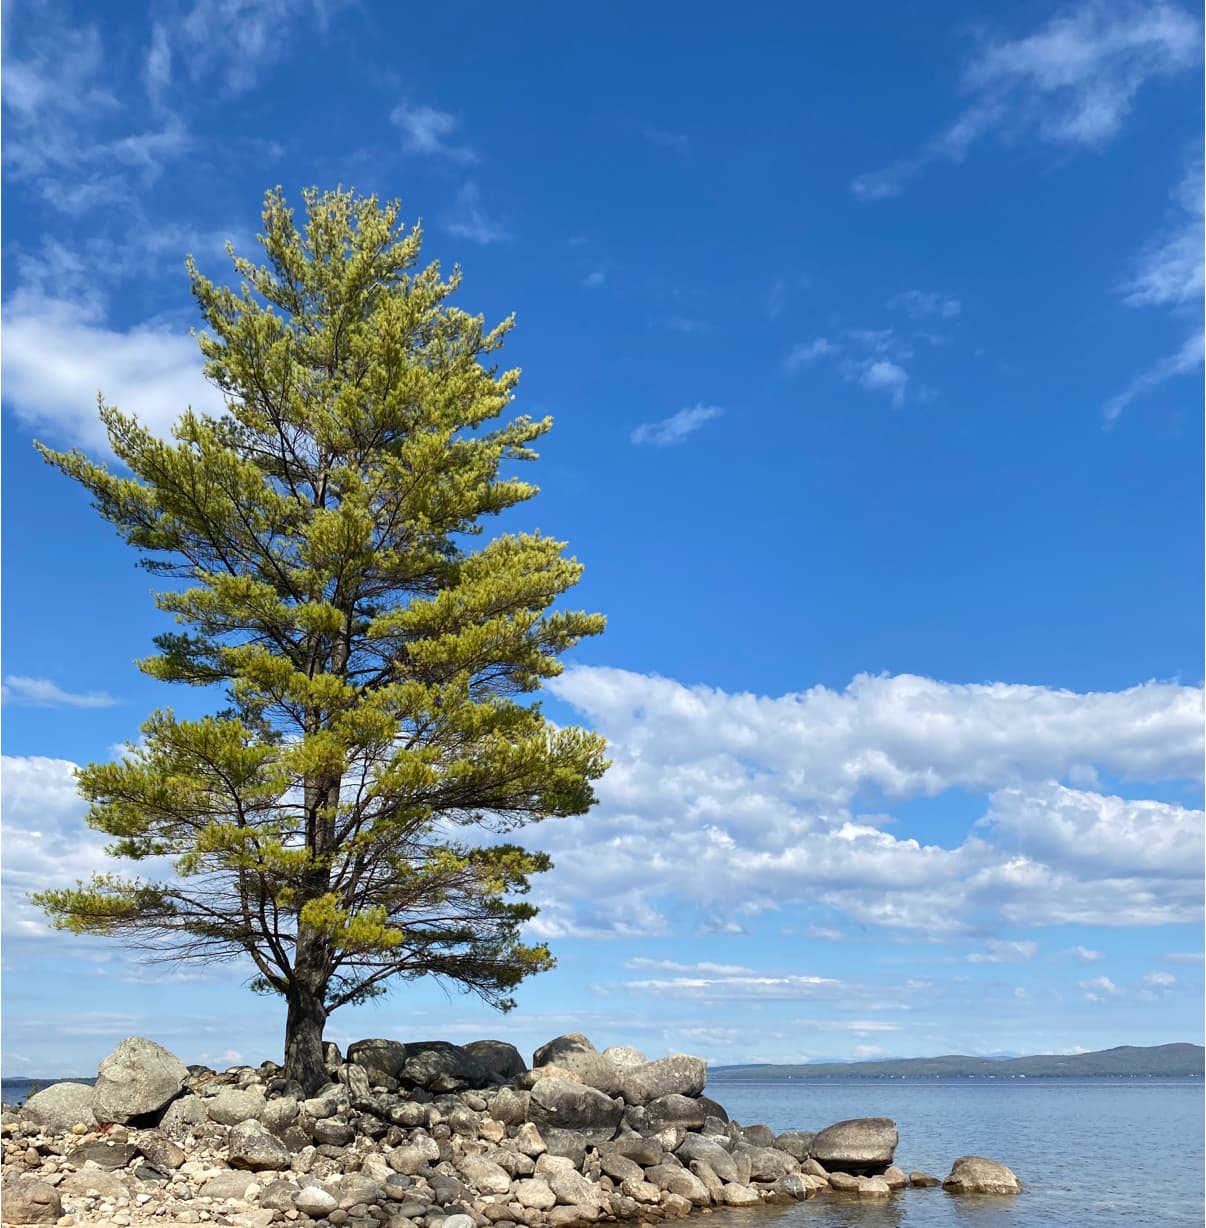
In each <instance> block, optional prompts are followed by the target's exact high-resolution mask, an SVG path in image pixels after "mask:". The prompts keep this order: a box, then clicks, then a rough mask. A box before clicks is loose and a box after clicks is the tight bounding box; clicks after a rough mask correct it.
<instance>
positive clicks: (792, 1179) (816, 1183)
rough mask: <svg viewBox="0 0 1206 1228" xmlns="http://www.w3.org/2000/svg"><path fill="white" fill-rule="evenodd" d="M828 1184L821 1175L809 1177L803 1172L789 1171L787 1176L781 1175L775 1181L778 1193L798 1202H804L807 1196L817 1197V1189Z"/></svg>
mask: <svg viewBox="0 0 1206 1228" xmlns="http://www.w3.org/2000/svg"><path fill="white" fill-rule="evenodd" d="M828 1184H829V1183H828V1182H827V1181H823V1180H822V1179H821V1178H820V1177H808V1176H805V1175H804V1174H803V1173H788V1174H787V1176H786V1177H780V1178H779V1180H778V1181H776V1182H775V1186H774V1188H775V1190H776V1191H777V1192H778V1193H780V1194H786V1195H787V1197H789V1198H794V1199H795V1200H796V1202H803V1201H804V1199H806V1198H815V1197H816V1193H817V1190H819V1189H824V1188H825V1187H826V1186H827V1185H828Z"/></svg>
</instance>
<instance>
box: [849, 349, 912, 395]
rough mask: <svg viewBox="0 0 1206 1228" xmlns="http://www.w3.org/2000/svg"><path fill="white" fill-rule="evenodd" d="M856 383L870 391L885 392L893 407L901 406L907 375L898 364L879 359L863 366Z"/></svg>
mask: <svg viewBox="0 0 1206 1228" xmlns="http://www.w3.org/2000/svg"><path fill="white" fill-rule="evenodd" d="M858 382H859V383H860V384H861V385H862V386H863V387H864V388H868V389H871V390H872V391H883V392H886V393H887V394H888V395H889V396H890V397H891V398H892V404H893V405H903V404H904V399H905V388H906V386H907V385H908V382H909V373H908V372H907V371H906V370H905V369H904V368H903V367H901V366H899V365H898V364H896V363H894V362H889V361H888V360H887V359H886V358H879V359H876V360H875V361H873V362H867V363H865V364H864V365H863V368H862V370H861V372H860V374H859V377H858Z"/></svg>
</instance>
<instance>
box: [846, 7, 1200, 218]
mask: <svg viewBox="0 0 1206 1228" xmlns="http://www.w3.org/2000/svg"><path fill="white" fill-rule="evenodd" d="M1201 39H1202V36H1201V28H1200V25H1199V23H1198V21H1197V20H1196V18H1195V17H1194V16H1192V15H1191V14H1190V13H1187V12H1185V11H1184V10H1182V9H1180V8H1176V7H1174V6H1173V5H1170V4H1163V3H1155V4H1150V3H1149V4H1140V3H1134V2H1132V3H1123V4H1119V5H1107V4H1105V3H1102V2H1101V0H1086V2H1085V3H1082V4H1081V5H1080V6H1079V7H1078V8H1076V9H1073V10H1071V11H1065V12H1062V13H1059V14H1058V15H1056V16H1055V17H1053V18H1051V20H1050V21H1048V22H1047V24H1046V25H1044V26H1043V27H1042V28H1041V29H1040V30H1038V31H1037V32H1036V33H1034V34H1031V35H1029V36H1027V37H1023V38H1017V39H992V38H988V39H985V40H984V41H983V42H982V44H981V47H980V49H979V52H978V54H977V55H976V56H975V57H974V58H973V59H972V60H971V61H970V62H969V63H968V64H967V65H966V67H965V68H964V71H963V74H962V84H963V88H964V90H965V91H966V92H967V93H968V94H969V95H970V96H971V101H970V103H969V104H968V106H967V107H966V108H965V109H964V110H963V111H962V112H961V113H960V114H959V115H958V116H957V117H956V118H955V119H954V120H953V121H952V122H951V123H950V124H949V125H948V126H947V128H945V129H944V130H943V131H942V132H941V133H939V134H938V135H937V136H936V137H934V138H933V139H932V140H930V141H928V142H926V143H925V144H924V145H922V146H921V148H920V149H919V150H918V151H917V152H916V153H915V154H913V155H912V156H910V157H908V158H905V159H903V160H901V161H899V162H896V163H894V164H892V165H891V166H888V167H886V168H884V169H883V170H879V171H874V172H871V173H869V174H864V175H859V176H858V177H857V178H856V179H855V180H854V181H853V182H852V184H851V189H852V191H853V192H854V194H855V195H856V196H858V197H860V198H861V199H863V200H878V199H882V198H884V197H889V196H896V195H898V194H899V193H900V192H902V191H903V190H904V187H905V185H906V184H907V183H908V182H909V181H910V180H911V179H914V178H916V177H917V176H918V175H919V174H921V172H922V171H923V170H924V169H925V168H926V167H927V166H930V165H932V164H933V163H935V162H961V161H962V160H963V159H964V158H965V157H966V156H967V154H968V153H969V151H970V150H971V149H972V147H973V146H974V145H976V144H977V143H978V142H979V141H981V140H983V139H985V138H987V137H989V136H997V137H998V138H1000V139H1001V140H1003V141H1014V140H1017V139H1019V138H1021V137H1027V136H1029V137H1034V138H1036V139H1038V140H1041V141H1046V142H1050V143H1053V144H1056V145H1060V146H1065V147H1070V148H1082V149H1098V148H1101V147H1102V146H1103V145H1105V144H1106V143H1107V142H1108V141H1110V140H1111V139H1112V138H1113V137H1114V136H1115V135H1116V134H1117V133H1118V131H1119V130H1120V129H1121V127H1122V124H1123V122H1124V121H1125V120H1126V118H1127V116H1128V115H1129V113H1130V111H1131V108H1132V106H1133V104H1134V101H1135V98H1136V96H1137V95H1138V94H1139V92H1140V90H1142V88H1143V87H1144V86H1145V85H1146V84H1147V83H1148V82H1149V81H1154V80H1158V79H1159V78H1162V77H1167V76H1173V75H1175V74H1177V73H1179V72H1183V71H1188V70H1191V69H1193V68H1194V67H1195V66H1196V65H1197V63H1198V60H1199V56H1200V50H1201Z"/></svg>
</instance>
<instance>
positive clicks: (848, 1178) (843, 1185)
mask: <svg viewBox="0 0 1206 1228" xmlns="http://www.w3.org/2000/svg"><path fill="white" fill-rule="evenodd" d="M829 1188H830V1189H831V1190H837V1191H839V1192H840V1193H843V1194H857V1193H858V1178H857V1177H855V1176H854V1175H853V1174H851V1173H830V1174H829Z"/></svg>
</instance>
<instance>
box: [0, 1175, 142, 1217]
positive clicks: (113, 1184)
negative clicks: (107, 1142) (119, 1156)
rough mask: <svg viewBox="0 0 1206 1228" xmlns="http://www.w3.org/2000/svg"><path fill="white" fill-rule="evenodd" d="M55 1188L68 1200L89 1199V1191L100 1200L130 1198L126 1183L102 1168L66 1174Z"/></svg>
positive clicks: (128, 1187)
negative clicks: (93, 1191) (98, 1196)
mask: <svg viewBox="0 0 1206 1228" xmlns="http://www.w3.org/2000/svg"><path fill="white" fill-rule="evenodd" d="M55 1188H56V1189H57V1190H58V1191H59V1193H60V1194H61V1195H63V1196H64V1197H68V1198H72V1197H74V1198H79V1197H89V1196H90V1195H89V1191H90V1190H95V1191H96V1193H97V1194H99V1195H100V1196H101V1197H102V1198H113V1199H117V1198H129V1197H130V1186H129V1184H128V1183H127V1181H126V1180H124V1179H123V1178H122V1177H119V1176H118V1175H117V1173H114V1172H108V1171H106V1170H105V1169H103V1168H85V1169H82V1170H81V1171H80V1172H78V1173H68V1174H67V1175H66V1176H65V1177H64V1178H63V1180H62V1181H60V1182H59V1184H58V1185H57V1186H56V1187H55ZM5 1209H6V1210H7V1207H6V1208H5ZM6 1218H7V1217H6Z"/></svg>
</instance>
